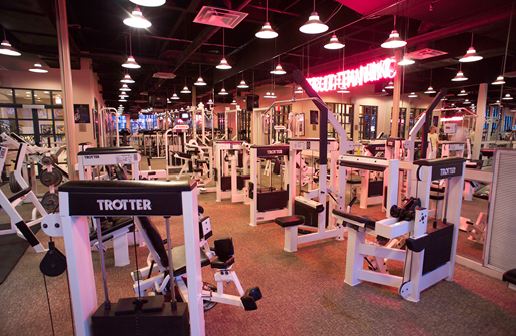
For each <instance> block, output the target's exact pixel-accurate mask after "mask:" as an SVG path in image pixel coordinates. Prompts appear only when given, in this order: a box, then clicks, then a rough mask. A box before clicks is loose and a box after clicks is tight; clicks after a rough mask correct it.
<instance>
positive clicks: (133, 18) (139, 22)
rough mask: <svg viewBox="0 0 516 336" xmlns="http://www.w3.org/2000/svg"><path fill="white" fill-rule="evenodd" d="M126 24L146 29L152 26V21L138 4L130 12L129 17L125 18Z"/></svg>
mask: <svg viewBox="0 0 516 336" xmlns="http://www.w3.org/2000/svg"><path fill="white" fill-rule="evenodd" d="M124 24H125V25H126V26H129V27H133V28H141V29H146V28H149V27H150V26H152V23H151V22H150V21H149V20H147V19H146V18H145V16H143V13H142V11H141V9H140V7H138V6H136V7H135V8H134V10H133V11H132V12H131V14H129V17H127V18H125V19H124Z"/></svg>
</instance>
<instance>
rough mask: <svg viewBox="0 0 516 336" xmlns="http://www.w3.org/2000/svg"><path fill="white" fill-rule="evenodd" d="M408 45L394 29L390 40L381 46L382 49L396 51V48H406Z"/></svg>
mask: <svg viewBox="0 0 516 336" xmlns="http://www.w3.org/2000/svg"><path fill="white" fill-rule="evenodd" d="M406 45H407V42H405V41H403V40H402V39H401V38H400V33H398V31H397V30H396V29H394V30H393V31H391V33H390V34H389V38H388V39H387V40H385V42H383V43H382V44H381V47H382V48H385V49H396V48H401V47H404V46H406Z"/></svg>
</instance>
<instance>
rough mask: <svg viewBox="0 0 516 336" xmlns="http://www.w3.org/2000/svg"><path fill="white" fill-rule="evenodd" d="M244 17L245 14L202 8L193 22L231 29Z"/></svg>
mask: <svg viewBox="0 0 516 336" xmlns="http://www.w3.org/2000/svg"><path fill="white" fill-rule="evenodd" d="M246 16H247V13H242V12H237V11H232V10H229V9H224V8H217V7H211V6H203V7H202V8H201V10H200V11H199V13H198V14H197V16H196V17H195V19H194V21H193V22H195V23H202V24H206V25H210V26H216V27H222V28H230V29H233V28H235V27H236V26H237V25H238V24H239V23H240V22H241V21H242V20H243V19H244V18H245V17H246Z"/></svg>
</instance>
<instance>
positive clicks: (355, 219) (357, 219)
mask: <svg viewBox="0 0 516 336" xmlns="http://www.w3.org/2000/svg"><path fill="white" fill-rule="evenodd" d="M332 213H333V214H334V215H335V216H338V217H342V218H343V219H344V221H345V222H346V223H347V224H351V225H357V224H363V225H360V226H362V227H366V228H368V229H371V230H374V229H375V224H376V221H375V220H372V219H371V218H369V217H365V216H358V215H352V214H350V213H346V212H342V211H339V210H337V209H334V210H333V211H332ZM348 220H349V221H348Z"/></svg>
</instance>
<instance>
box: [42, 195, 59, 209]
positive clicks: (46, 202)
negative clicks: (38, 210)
mask: <svg viewBox="0 0 516 336" xmlns="http://www.w3.org/2000/svg"><path fill="white" fill-rule="evenodd" d="M41 205H43V208H45V210H46V211H47V212H49V213H50V212H56V211H58V210H59V196H58V195H57V194H55V193H50V192H49V191H47V192H46V193H45V194H44V195H43V198H42V199H41Z"/></svg>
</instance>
